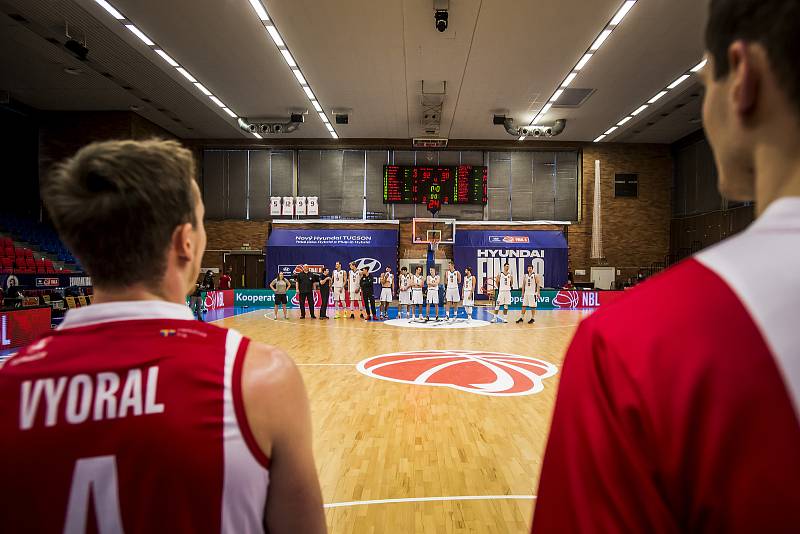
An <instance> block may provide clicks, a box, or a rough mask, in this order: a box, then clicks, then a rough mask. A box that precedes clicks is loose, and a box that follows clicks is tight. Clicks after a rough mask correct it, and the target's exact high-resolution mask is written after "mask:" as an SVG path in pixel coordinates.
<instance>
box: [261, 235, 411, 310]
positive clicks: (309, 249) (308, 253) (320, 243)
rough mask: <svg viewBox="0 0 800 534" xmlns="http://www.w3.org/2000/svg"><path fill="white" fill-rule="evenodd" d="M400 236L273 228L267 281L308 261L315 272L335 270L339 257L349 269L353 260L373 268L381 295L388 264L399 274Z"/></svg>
mask: <svg viewBox="0 0 800 534" xmlns="http://www.w3.org/2000/svg"><path fill="white" fill-rule="evenodd" d="M397 237H398V236H397V230H368V229H357V230H331V229H320V230H311V229H306V230H284V229H276V230H273V231H272V233H271V234H270V236H269V239H268V241H267V273H266V276H267V279H266V284H265V285H269V283H270V282H271V281H272V280H273V279H274V278H275V277H276V276H277V273H278V272H279V271H281V272H283V273H284V275H285V276H286V277H287V278H291V277H292V276H293V275H294V273H295V272H296V271H297V266H298V265H302V264H304V263H305V264H308V266H309V269H310V270H311V271H312V272H322V269H324V268H325V267H327V268H328V269H330V270H331V271H332V270H333V269H334V267H335V264H336V262H337V261H338V262H341V264H342V269H344V270H345V271H349V269H350V268H349V267H348V265H349V263H350V262H355V264H356V269H358V270H361V269H362V268H363V267H367V268H368V269H369V272H370V274H371V275H372V278H373V282H374V283H375V284H376V287H375V292H376V293H375V294H376V295H378V294H379V293H378V291H379V288H378V286H377V284H378V277H379V276H380V273H381V272H383V270H384V269H385V268H386V266H387V265H388V266H390V267H391V268H392V271H393V272H394V273H395V275H396V274H397Z"/></svg>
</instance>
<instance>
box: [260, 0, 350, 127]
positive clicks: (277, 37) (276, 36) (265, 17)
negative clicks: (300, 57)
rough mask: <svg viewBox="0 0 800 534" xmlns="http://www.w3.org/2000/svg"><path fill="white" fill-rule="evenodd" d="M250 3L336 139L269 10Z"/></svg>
mask: <svg viewBox="0 0 800 534" xmlns="http://www.w3.org/2000/svg"><path fill="white" fill-rule="evenodd" d="M249 1H250V5H251V6H253V10H254V11H255V13H256V15H258V18H259V19H261V22H262V23H263V24H264V28H266V30H267V33H268V34H269V36H270V38H271V39H272V42H273V43H275V46H277V47H278V51H279V52H280V53H281V55H282V56H283V59H284V61H286V64H287V65H289V68H290V69H291V71H292V74H294V77H295V78H297V81H298V83H299V84H300V87H301V88H302V89H303V92H304V93H305V95H306V97H308V101H309V102H311V105H312V106H314V109H315V110H316V111H317V114H318V115H319V117H320V119H321V120H322V122H323V124H325V126H326V127H327V129H328V132H330V134H331V137H333V138H334V139H338V138H339V136H338V135H337V134H336V131H335V130H334V129H333V126H331V124H330V120H328V116H327V115H326V114H325V111H323V109H322V106H321V105H320V104H319V102H318V101H317V97H316V96H315V95H314V91H313V90H312V89H311V86H310V84H309V83H308V81H307V80H306V77H305V76H303V72H302V71H301V70H300V66H299V65H298V64H297V60H295V58H294V56H293V55H292V53H291V52H290V51H289V47H288V46H286V42H285V41H284V40H283V38H282V37H281V34H280V32H279V31H278V28H277V27H276V26H275V22H274V21H271V20H270V18H269V12H268V11H267V9H266V7H264V4H263V3H262V1H263V0H249Z"/></svg>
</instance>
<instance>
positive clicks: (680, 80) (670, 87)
mask: <svg viewBox="0 0 800 534" xmlns="http://www.w3.org/2000/svg"><path fill="white" fill-rule="evenodd" d="M688 79H689V75H688V74H684V75H683V76H681V77H680V78H678V79H677V80H675V81H674V82H672V83H671V84H669V85H668V86H667V89H675V88H676V87H678V86H679V85H680V84H682V83H683V82H685V81H686V80H688Z"/></svg>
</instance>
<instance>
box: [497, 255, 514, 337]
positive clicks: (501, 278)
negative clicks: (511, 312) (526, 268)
mask: <svg viewBox="0 0 800 534" xmlns="http://www.w3.org/2000/svg"><path fill="white" fill-rule="evenodd" d="M509 269H510V266H509V265H508V264H507V263H506V264H505V265H503V272H502V273H500V274H498V275H497V277H496V279H495V282H496V286H497V302H496V303H495V308H494V309H495V311H496V312H498V313H497V314H496V320H495V322H498V323H499V322H506V323H507V322H508V320H507V318H508V305H509V304H511V285H512V284H511V271H510V270H509ZM500 306H504V307H505V310H504V312H503V316H504V317H505V318H506V320H505V321H501V319H500V313H499V312H500Z"/></svg>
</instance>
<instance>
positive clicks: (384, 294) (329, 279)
mask: <svg viewBox="0 0 800 534" xmlns="http://www.w3.org/2000/svg"><path fill="white" fill-rule="evenodd" d="M492 281H493V282H494V284H493V287H497V292H496V297H497V300H496V301H495V310H496V311H497V312H498V314H497V315H496V317H495V318H494V319H493V322H507V320H506V319H501V318H500V316H499V311H500V309H501V308H503V313H504V315H505V316H507V315H508V307H509V305H510V304H511V289H512V286H513V275H512V273H511V272H510V271H509V265H508V264H506V265H505V266H504V267H503V272H501V273H500V274H498V275H497V276H496V277H495V278H494V279H493V280H492ZM521 282H522V283H521V286H522V315H521V316H520V318H519V319H518V320H517V323H521V322H523V321H524V319H525V316H526V313H527V310H528V309H530V311H531V318H530V320H529V321H528V323H529V324H531V323H533V322H534V321H535V313H536V302H537V299H538V298H539V296H540V291H541V289H542V286H543V285H544V280H543V277H542V276H541V275H540V274H535V273H534V272H533V266H532V265H529V266H528V272H527V273H526V274H525V275H524V277H523V280H522V281H521ZM378 283H379V284H380V294H379V296H378V304H379V307H378V309H377V310H376V308H375V298H374V295H373V289H372V276H371V273H370V272H369V270H368V269H366V268H364V269H361V270H358V269H357V266H356V264H355V263H354V262H353V263H350V270H349V271H345V270H343V269H342V265H341V263H340V262H336V267H335V269H334V270H333V271H332V272H330V273H329V272H328V270H327V269H325V270H324V271H323V273H322V277H321V278H320V280H319V287H320V288H321V289H323V288H324V286H325V285H327V286H328V288H330V291H331V292H332V300H333V306H334V308H335V310H336V317H337V318H339V317H347V316H348V315H349V317H350V319H354V318H355V316H356V313H358V314H359V315H360V316H361V318H362V319H366V320H369V319H372V320H383V319H388V318H389V307H390V305H391V303H392V301H393V299H394V298H395V296H397V297H398V299H399V307H398V313H397V318H398V319H409V320H412V321H422V322H427V321H440V320H445V321H454V320H456V319H457V318H458V317H459V309H460V308H461V307H462V306H463V308H464V317H465V318H466V320H467V321H470V320H471V319H473V318H474V308H475V292H476V291H477V279H476V278H475V275H474V274H473V273H472V269H471V268H469V267H466V268H465V269H464V272H463V273H462V272H460V271H457V270H456V268H455V264H454V263H453V262H452V261H450V262H449V266H448V269H447V270H446V271H445V272H444V274H443V276H440V275H439V274H438V273H437V270H436V268H435V267H431V268H430V269H429V272H428V274H427V276H426V275H425V274H424V273H423V268H422V267H421V266H418V267H416V269H415V270H414V273H411V272H409V270H408V268H407V267H402V268H401V269H400V274H399V276H398V279H397V283H395V276H394V273H392V268H391V267H386V269H385V270H384V272H382V273H381V274H380V277H379V278H378ZM442 286H444V291H443V293H444V295H443V297H442V295H440V289H441V288H442ZM322 293H323V302H324V303H327V298H326V297H327V293H328V292H327V291H324V289H323V291H322ZM494 295H495V292H494V291H492V292H490V298H492V297H494ZM462 297H463V298H462ZM441 304H443V305H444V316H443V317H440V305H441ZM323 307H325V304H323ZM431 307H433V315H431ZM423 308H424V310H423ZM365 313H366V316H365Z"/></svg>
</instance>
